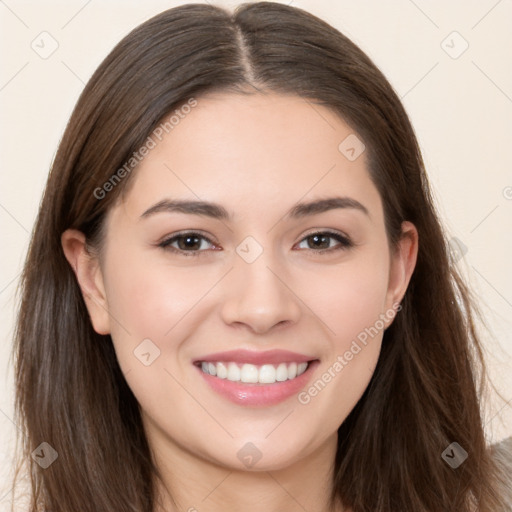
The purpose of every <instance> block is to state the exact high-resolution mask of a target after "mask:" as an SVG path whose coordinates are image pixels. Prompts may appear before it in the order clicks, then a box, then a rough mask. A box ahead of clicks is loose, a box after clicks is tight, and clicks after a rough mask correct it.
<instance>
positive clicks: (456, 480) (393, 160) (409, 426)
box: [15, 2, 503, 512]
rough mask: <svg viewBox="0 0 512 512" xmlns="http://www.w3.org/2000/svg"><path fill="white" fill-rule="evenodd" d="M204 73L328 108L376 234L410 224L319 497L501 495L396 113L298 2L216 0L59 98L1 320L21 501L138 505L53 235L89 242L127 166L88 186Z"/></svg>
mask: <svg viewBox="0 0 512 512" xmlns="http://www.w3.org/2000/svg"><path fill="white" fill-rule="evenodd" d="M213 90H222V91H231V92H233V93H239V94H250V93H251V92H253V93H254V92H258V91H263V92H265V91H272V92H277V93H283V94H293V95H300V96H302V97H303V98H305V99H307V100H308V101H311V102H312V103H317V104H321V105H325V106H326V107H328V108H330V109H331V110H332V111H334V112H336V113H338V114H339V116H341V118H342V119H343V120H344V121H345V122H347V123H348V124H349V125H350V126H351V127H352V128H353V129H354V131H355V132H356V133H357V134H358V136H359V137H360V138H361V139H362V140H363V141H364V143H365V145H366V147H367V151H368V153H367V154H368V156H369V172H370V174H371V177H372V179H373V181H374V183H375V185H376V187H377V188H378V190H379V192H380V195H381V198H382V202H383V205H384V213H385V219H386V229H387V234H388V238H389V241H390V244H391V245H392V244H395V243H396V242H397V241H398V240H399V238H400V234H401V231H400V226H401V223H402V221H404V220H408V221H411V222H412V223H414V224H415V226H416V227H417V229H418V233H419V254H418V260H417V265H416V269H415V272H414V274H413V276H412V279H411V282H410V285H409V288H408V291H407V293H406V295H405V297H404V300H403V302H402V308H403V309H402V311H401V312H400V314H399V315H398V316H397V317H396V319H395V321H394V322H393V324H392V325H391V327H390V328H389V329H388V330H387V331H386V332H385V334H384V339H383V344H382V351H381V355H380V358H379V361H378V364H377V367H376V369H375V373H374V375H373V377H372V379H371V382H370V384H369V386H368V387H367V389H366V391H365V393H364V395H363V397H362V398H361V400H360V401H359V402H358V404H357V405H356V407H355V408H354V409H353V411H352V412H351V413H350V415H349V416H348V418H347V419H346V420H345V421H344V423H343V424H342V425H341V426H340V428H339V436H338V438H339V440H338V450H337V455H336V461H335V477H334V481H333V495H332V501H333V503H334V502H335V500H337V499H340V500H341V502H342V503H343V504H344V505H345V506H347V507H351V508H352V510H353V512H377V511H379V512H397V511H414V512H439V511H441V510H456V511H457V512H469V511H473V510H475V509H477V510H479V511H480V512H490V511H496V510H501V507H502V506H503V503H502V501H501V498H500V497H499V496H497V493H496V492H495V489H496V488H497V487H496V485H497V484H496V482H497V481H498V479H499V476H498V472H497V468H495V467H494V466H493V462H492V460H491V458H490V456H489V453H488V449H487V447H486V443H485V438H484V430H483V426H482V417H481V411H480V402H479V399H480V394H479V393H480V384H481V382H484V380H483V379H484V378H485V372H484V361H483V357H482V348H481V344H480V342H479V340H478V336H477V333H476V330H475V326H474V322H473V317H474V314H473V303H472V300H471V297H470V293H469V292H468V290H467V289H466V287H465V285H464V284H463V282H462V280H461V279H460V278H459V276H458V274H457V271H456V269H455V267H454V265H453V263H452V262H451V261H450V255H449V252H448V251H447V244H446V240H445V236H444V234H443V231H442V229H441V227H440V223H439V220H438V217H437V214H436V212H435V208H434V205H433V201H432V198H431V195H430V192H429V186H428V181H427V177H426V175H425V171H424V165H423V162H422V158H421V155H420V151H419V148H418V143H417V140H416V138H415V135H414V132H413V128H412V127H411V124H410V121H409V119H408V117H407V114H406V112H405V110H404V108H403V106H402V105H401V103H400V100H399V98H398V97H397V95H396V94H395V92H394V91H393V89H392V87H391V86H390V84H389V83H388V82H387V80H386V79H385V77H384V76H383V75H382V73H381V72H380V71H379V70H378V69H377V67H376V66H375V65H374V64H373V63H372V62H371V60H370V59H369V58H368V57H367V56H366V55H365V54H364V53H363V52H362V51H361V50H360V49H359V48H358V47H357V46H355V45H354V44H353V43H352V42H351V41H350V40H349V39H347V38H346V37H345V36H343V35H342V34H340V33H339V32H338V31H337V30H335V29H334V28H333V27H331V26H330V25H328V24H327V23H325V22H323V21H321V20H320V19H318V18H316V17H314V16H312V15H311V14H309V13H307V12H305V11H303V10H301V9H297V8H293V7H289V6H285V5H281V4H276V3H270V2H260V3H254V4H247V5H242V6H240V7H238V8H237V10H236V11H235V12H234V13H233V14H232V13H229V12H227V11H225V10H224V9H221V8H218V7H213V6H210V5H205V4H190V5H185V6H181V7H177V8H174V9H170V10H168V11H165V12H163V13H161V14H159V15H158V16H156V17H154V18H152V19H150V20H149V21H147V22H145V23H144V24H142V25H141V26H139V27H137V28H136V29H135V30H133V31H132V32H131V33H130V34H129V35H128V36H126V37H125V38H124V39H123V40H122V41H121V42H120V43H119V44H118V45H117V46H116V47H115V48H114V49H113V51H112V52H111V53H110V54H109V55H108V56H107V58H106V59H105V60H104V62H103V63H102V64H101V65H100V67H99V68H98V69H97V71H96V72H95V73H94V75H93V77H92V78H91V79H90V81H89V83H88V84H87V85H86V87H85V89H84V91H83V93H82V95H81V97H80V99H79V101H78V103H77V105H76V107H75V110H74V112H73V114H72V116H71V119H70V121H69V124H68V126H67V128H66V131H65V133H64V136H63V138H62V141H61V143H60V146H59V149H58V152H57V154H56V157H55V161H54V162H53V165H52V169H51V172H50V175H49V178H48V183H47V186H46V190H45V193H44V197H43V200H42V203H41V206H40V210H39V215H38V218H37V221H36V224H35V227H34V231H33V235H32V241H31V244H30V248H29V252H28V256H27V260H26V264H25V268H24V272H23V276H22V281H21V288H20V292H21V306H20V310H19V316H18V320H17V327H16V333H15V355H16V386H17V402H16V413H17V418H18V421H19V422H20V424H22V425H23V426H24V429H25V435H24V437H23V438H22V448H23V455H22V461H23V462H24V463H25V464H27V465H28V473H29V475H30V481H31V484H32V485H31V507H30V510H31V512H35V511H36V510H46V511H52V512H76V511H78V510H80V511H81V512H88V511H90V512H100V511H109V512H114V511H123V512H124V511H129V510H131V511H134V512H135V511H136V512H153V510H154V507H155V489H154V481H155V476H156V475H158V472H157V468H156V467H155V466H154V464H153V462H152V458H151V455H150V451H149V447H148V443H147V440H146V437H145V433H144V430H143V427H142V423H141V417H140V413H139V406H138V403H137V401H136V399H135V398H134V396H133V394H132V392H131V390H130V389H129V387H128V385H127V383H126V381H125V379H124V377H123V374H122V372H121V370H120V367H119V365H118V363H117V360H116V357H115V353H114V350H113V346H112V342H111V339H110V336H103V335H99V334H97V333H96V332H95V331H94V330H93V328H92V325H91V322H90V319H89V317H88V313H87V309H86V307H85V303H84V301H83V298H82V294H81V292H80V289H79V287H78V284H77V281H76V279H75V275H74V273H73V271H72V269H71V267H70V265H69V264H68V262H67V261H66V259H65V257H64V254H63V250H62V247H61V238H60V237H61V234H62V233H63V232H64V231H65V230H66V229H68V228H76V229H78V230H80V231H82V232H83V233H84V234H85V235H86V238H87V240H88V243H89V244H90V246H91V247H95V246H98V245H100V244H101V240H102V228H103V226H104V219H105V215H106V213H107V212H108V211H109V209H110V208H111V207H112V206H113V205H114V204H115V202H116V201H117V199H118V198H119V195H120V194H121V193H122V191H123V190H124V189H125V187H126V185H127V184H128V183H130V182H131V177H132V175H133V174H134V173H135V172H136V168H135V170H134V171H133V172H131V173H124V174H126V176H124V174H123V179H122V180H120V181H119V182H116V184H115V186H112V187H109V191H108V193H107V194H103V193H102V194H101V196H100V194H98V187H99V188H100V189H101V187H102V186H103V185H104V184H105V183H106V182H107V181H108V180H109V179H111V178H112V176H113V175H114V174H116V172H118V170H119V169H120V168H122V167H123V165H125V163H126V162H127V161H129V160H130V158H131V157H132V155H133V153H134V152H136V151H137V150H138V148H140V147H141V146H142V145H143V144H144V141H145V140H146V139H147V137H148V135H149V134H150V133H151V132H152V131H153V130H154V129H155V128H156V127H157V126H158V124H159V122H160V121H161V120H162V119H163V118H164V116H166V115H168V114H169V113H170V112H172V111H173V110H174V109H177V108H179V107H180V106H181V105H184V104H185V103H186V102H187V101H188V100H190V98H200V96H201V94H204V93H206V92H209V91H213ZM95 191H96V193H95ZM43 442H46V443H48V444H49V445H50V446H51V447H53V449H54V450H55V451H56V452H57V453H58V461H57V462H56V463H54V464H51V465H50V466H49V467H47V468H46V469H43V468H42V467H41V466H40V464H38V463H37V460H35V459H36V457H31V453H32V452H33V450H34V449H36V447H38V446H40V444H41V443H43ZM452 442H457V443H458V445H460V446H461V447H462V448H463V449H464V450H465V451H466V452H467V453H468V458H467V460H465V461H464V462H463V463H462V464H461V465H460V466H459V467H458V468H456V469H454V468H453V467H451V466H450V465H449V464H447V463H446V461H445V460H443V458H442V456H441V455H442V453H443V451H444V450H445V449H446V448H447V447H448V446H449V445H450V444H451V443H452ZM44 446H46V445H43V447H44Z"/></svg>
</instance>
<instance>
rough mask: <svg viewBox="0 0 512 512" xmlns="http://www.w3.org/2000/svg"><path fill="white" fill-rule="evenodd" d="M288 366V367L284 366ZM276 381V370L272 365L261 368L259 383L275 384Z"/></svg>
mask: <svg viewBox="0 0 512 512" xmlns="http://www.w3.org/2000/svg"><path fill="white" fill-rule="evenodd" d="M283 366H286V365H283ZM275 381H276V369H275V368H274V367H273V366H272V365H271V364H264V365H263V366H262V367H261V368H260V374H259V378H258V382H260V383H261V384H273V383H274V382H275Z"/></svg>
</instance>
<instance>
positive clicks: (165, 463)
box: [154, 436, 349, 512]
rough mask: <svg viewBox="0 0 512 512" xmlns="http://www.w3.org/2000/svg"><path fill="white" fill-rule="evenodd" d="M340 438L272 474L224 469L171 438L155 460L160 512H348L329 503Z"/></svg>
mask: <svg viewBox="0 0 512 512" xmlns="http://www.w3.org/2000/svg"><path fill="white" fill-rule="evenodd" d="M336 442H337V440H336V436H333V437H332V438H329V439H328V440H326V442H325V443H323V444H322V445H321V446H320V447H319V449H318V450H316V451H315V452H313V453H311V454H309V455H308V456H306V457H304V458H302V459H299V460H297V461H296V462H294V463H293V464H291V465H289V466H287V467H285V468H278V469H273V470H268V471H265V470H259V471H258V470H247V471H242V470H239V469H236V468H230V467H225V466H220V465H218V464H215V463H214V462H211V461H208V460H205V459H202V458H199V457H198V456H197V455H196V454H193V453H190V452H189V451H187V450H185V449H184V448H183V447H180V446H177V445H176V444H174V443H172V442H171V441H170V440H169V439H167V442H166V444H165V445H164V446H165V450H162V443H159V448H160V449H159V450H158V455H156V453H155V454H154V456H155V461H156V464H157V467H158V469H159V472H160V479H159V480H157V483H156V490H157V493H156V494H157V506H156V508H155V512H181V511H187V512H202V511H203V510H208V511H209V512H226V511H231V510H233V511H235V510H244V511H245V512H296V511H297V510H311V511H315V512H349V511H346V510H344V509H343V507H342V506H341V505H339V504H337V505H335V506H334V507H333V506H331V504H330V495H331V491H332V479H333V469H334V457H335V453H336Z"/></svg>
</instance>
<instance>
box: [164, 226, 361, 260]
mask: <svg viewBox="0 0 512 512" xmlns="http://www.w3.org/2000/svg"><path fill="white" fill-rule="evenodd" d="M315 235H323V236H327V237H329V238H334V239H335V240H336V241H338V242H339V245H337V246H334V247H330V248H328V249H320V250H315V249H308V250H309V251H313V252H315V253H317V254H321V255H324V254H325V253H332V252H334V251H339V250H346V249H350V248H351V247H353V246H354V244H353V242H352V241H351V240H350V239H349V238H348V237H347V236H345V235H342V234H341V233H337V232H335V231H315V232H313V233H309V234H308V235H306V236H305V237H304V238H302V239H301V240H300V242H299V244H300V243H301V242H303V241H304V240H307V239H308V238H310V237H313V236H315ZM187 237H197V238H199V239H202V240H206V241H207V242H208V243H210V244H212V245H215V243H214V242H213V241H212V240H210V239H209V238H208V237H206V236H204V235H202V234H201V233H197V232H195V231H184V232H181V233H176V234H175V235H173V236H172V237H170V238H167V239H166V240H163V241H162V242H160V243H159V244H158V247H161V248H162V249H164V250H167V251H171V252H174V253H176V254H180V255H183V256H186V257H189V256H200V255H201V253H203V252H205V251H204V250H198V251H184V250H182V249H177V248H176V247H171V245H170V244H172V243H173V242H175V241H177V240H179V239H180V238H187ZM302 250H303V249H302Z"/></svg>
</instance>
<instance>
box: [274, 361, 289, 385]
mask: <svg viewBox="0 0 512 512" xmlns="http://www.w3.org/2000/svg"><path fill="white" fill-rule="evenodd" d="M276 380H277V381H278V382H284V381H285V380H288V366H286V363H281V364H280V365H279V366H278V367H277V370H276Z"/></svg>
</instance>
